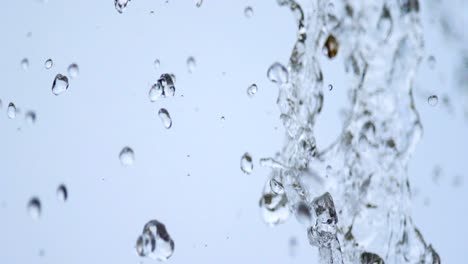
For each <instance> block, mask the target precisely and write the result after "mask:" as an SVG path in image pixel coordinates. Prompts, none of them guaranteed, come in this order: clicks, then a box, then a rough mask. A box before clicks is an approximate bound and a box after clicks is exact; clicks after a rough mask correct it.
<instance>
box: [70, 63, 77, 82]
mask: <svg viewBox="0 0 468 264" xmlns="http://www.w3.org/2000/svg"><path fill="white" fill-rule="evenodd" d="M79 73H80V68H78V64H76V63H72V64H70V66H68V75H69V76H70V78H72V79H74V78H76V77H78V74H79Z"/></svg>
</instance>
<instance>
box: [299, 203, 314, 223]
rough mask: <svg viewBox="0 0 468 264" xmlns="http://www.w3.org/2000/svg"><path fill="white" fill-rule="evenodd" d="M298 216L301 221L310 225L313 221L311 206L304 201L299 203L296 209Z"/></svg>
mask: <svg viewBox="0 0 468 264" xmlns="http://www.w3.org/2000/svg"><path fill="white" fill-rule="evenodd" d="M296 218H297V220H298V221H299V223H301V224H303V225H306V226H310V225H311V222H312V214H311V212H310V207H309V206H308V205H307V204H306V203H304V202H300V203H299V204H298V205H297V209H296Z"/></svg>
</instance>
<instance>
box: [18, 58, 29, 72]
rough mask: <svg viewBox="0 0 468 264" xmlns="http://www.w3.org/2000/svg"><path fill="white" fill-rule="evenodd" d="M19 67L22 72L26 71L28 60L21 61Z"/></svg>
mask: <svg viewBox="0 0 468 264" xmlns="http://www.w3.org/2000/svg"><path fill="white" fill-rule="evenodd" d="M20 65H21V68H22V69H23V70H25V71H27V70H28V69H29V60H28V58H24V59H22V60H21V63H20Z"/></svg>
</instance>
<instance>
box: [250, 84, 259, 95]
mask: <svg viewBox="0 0 468 264" xmlns="http://www.w3.org/2000/svg"><path fill="white" fill-rule="evenodd" d="M257 90H258V87H257V85H256V84H255V83H253V84H251V85H250V86H249V87H248V88H247V95H248V96H249V97H253V96H254V95H255V94H256V93H257Z"/></svg>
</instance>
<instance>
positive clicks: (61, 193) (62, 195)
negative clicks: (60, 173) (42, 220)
mask: <svg viewBox="0 0 468 264" xmlns="http://www.w3.org/2000/svg"><path fill="white" fill-rule="evenodd" d="M57 199H58V200H59V201H61V202H66V201H67V199H68V190H67V187H66V186H65V185H64V184H60V185H59V186H58V187H57Z"/></svg>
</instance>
